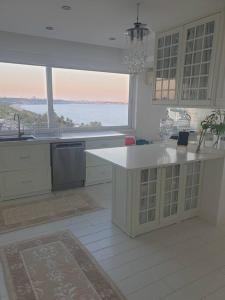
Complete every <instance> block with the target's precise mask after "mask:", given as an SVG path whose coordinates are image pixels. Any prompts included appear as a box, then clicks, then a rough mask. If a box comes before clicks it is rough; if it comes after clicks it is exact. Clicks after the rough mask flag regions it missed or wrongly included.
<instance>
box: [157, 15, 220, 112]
mask: <svg viewBox="0 0 225 300" xmlns="http://www.w3.org/2000/svg"><path fill="white" fill-rule="evenodd" d="M220 29H221V27H220V14H215V15H213V16H210V17H206V18H203V19H200V20H198V21H196V22H192V23H189V24H186V25H184V26H182V27H180V28H179V29H176V30H174V31H173V34H177V37H178V38H177V40H176V42H177V43H176V45H173V44H172V39H171V44H170V47H168V46H167V45H166V38H168V36H169V34H168V32H165V33H160V34H158V35H157V40H156V50H155V76H154V78H155V81H154V91H153V103H159V104H167V105H168V104H169V105H177V106H181V107H182V106H191V107H202V106H203V107H209V106H216V101H215V99H216V96H215V95H216V88H217V81H216V80H215V79H216V76H217V75H216V74H217V73H218V67H217V63H218V61H219V60H218V55H217V54H218V53H219V50H220V49H219V48H220V43H219V35H220ZM173 34H172V33H171V36H173ZM161 40H162V41H161ZM163 42H164V43H163ZM162 45H163V46H162ZM160 46H161V47H160ZM174 46H176V47H177V51H176V52H172V49H173V48H174ZM161 49H163V51H160V50H161ZM162 53H163V54H162ZM161 55H163V57H162V59H161V58H160V56H161ZM167 55H169V59H167ZM167 75H168V76H167ZM160 84H161V85H160Z"/></svg>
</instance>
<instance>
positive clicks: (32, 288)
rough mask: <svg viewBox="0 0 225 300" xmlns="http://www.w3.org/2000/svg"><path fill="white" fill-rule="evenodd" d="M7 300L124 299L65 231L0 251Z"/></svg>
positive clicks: (16, 244)
mask: <svg viewBox="0 0 225 300" xmlns="http://www.w3.org/2000/svg"><path fill="white" fill-rule="evenodd" d="M0 255H1V256H0V257H1V261H2V264H3V269H4V274H5V279H6V283H7V286H8V291H9V296H10V300H121V299H125V298H124V297H123V296H122V295H121V293H120V292H119V290H118V289H117V288H116V287H115V286H114V284H113V283H112V282H111V281H110V279H109V278H108V276H107V275H106V274H105V273H104V272H103V271H102V269H101V268H100V267H99V266H98V264H97V263H96V262H95V260H94V258H92V257H91V256H90V254H89V253H88V252H87V250H86V249H84V248H83V246H82V245H81V244H80V242H79V241H78V240H77V239H76V238H75V237H74V236H73V235H72V233H71V232H69V231H64V232H60V233H56V234H54V235H49V236H44V237H41V238H39V239H33V240H29V241H23V242H17V243H14V244H11V245H9V246H6V247H4V248H2V249H1V252H0Z"/></svg>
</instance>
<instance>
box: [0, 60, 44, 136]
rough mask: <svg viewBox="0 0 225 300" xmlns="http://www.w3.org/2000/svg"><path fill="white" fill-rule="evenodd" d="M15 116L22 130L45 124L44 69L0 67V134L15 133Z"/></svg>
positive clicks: (8, 64)
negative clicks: (6, 131) (17, 116)
mask: <svg viewBox="0 0 225 300" xmlns="http://www.w3.org/2000/svg"><path fill="white" fill-rule="evenodd" d="M15 113H18V114H20V116H21V118H22V120H23V126H24V129H27V128H31V127H32V128H33V127H34V126H35V125H39V124H44V123H45V124H47V99H46V76H45V67H39V66H28V65H18V64H10V63H0V131H4V130H16V129H17V128H16V126H17V124H16V123H15V121H14V118H13V117H14V114H15Z"/></svg>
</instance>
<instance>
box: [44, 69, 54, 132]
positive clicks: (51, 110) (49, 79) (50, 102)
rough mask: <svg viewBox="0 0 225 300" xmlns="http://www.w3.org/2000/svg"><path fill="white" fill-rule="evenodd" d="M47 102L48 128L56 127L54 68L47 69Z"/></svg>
mask: <svg viewBox="0 0 225 300" xmlns="http://www.w3.org/2000/svg"><path fill="white" fill-rule="evenodd" d="M46 84H47V102H48V128H53V127H54V125H55V124H54V123H55V122H54V108H53V91H52V68H51V67H46Z"/></svg>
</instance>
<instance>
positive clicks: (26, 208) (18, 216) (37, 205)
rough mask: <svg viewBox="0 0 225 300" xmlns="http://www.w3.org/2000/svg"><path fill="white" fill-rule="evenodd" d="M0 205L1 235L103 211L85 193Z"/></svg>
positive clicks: (15, 201) (68, 193) (5, 202)
mask: <svg viewBox="0 0 225 300" xmlns="http://www.w3.org/2000/svg"><path fill="white" fill-rule="evenodd" d="M10 202H11V201H8V202H7V201H4V202H2V203H0V233H4V232H8V231H12V230H18V229H21V228H25V227H30V226H34V225H38V224H43V223H48V222H53V221H57V220H60V219H64V218H69V217H73V216H77V215H81V214H84V213H90V212H93V211H96V210H98V209H101V208H100V207H99V206H97V205H96V203H95V202H94V200H93V199H91V198H90V197H89V196H88V195H87V194H86V193H84V192H74V191H71V192H66V193H65V192H64V193H62V192H61V193H59V194H57V196H55V195H54V194H53V195H52V196H50V197H48V198H41V199H38V200H34V199H28V200H26V201H23V200H21V199H17V200H13V203H10Z"/></svg>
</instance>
